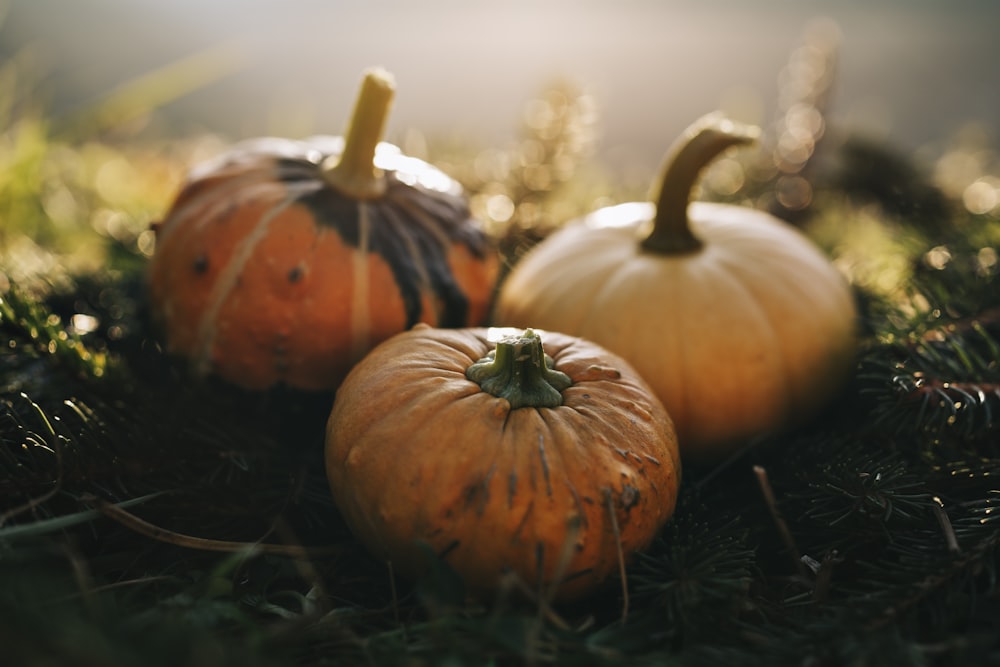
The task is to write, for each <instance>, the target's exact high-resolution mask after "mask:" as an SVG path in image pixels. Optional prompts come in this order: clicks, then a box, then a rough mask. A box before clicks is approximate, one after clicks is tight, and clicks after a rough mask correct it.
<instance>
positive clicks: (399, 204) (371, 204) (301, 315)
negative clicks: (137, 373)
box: [149, 71, 499, 389]
mask: <svg viewBox="0 0 1000 667" xmlns="http://www.w3.org/2000/svg"><path fill="white" fill-rule="evenodd" d="M393 92H394V86H393V83H392V80H391V78H390V77H389V76H388V75H387V74H386V73H384V72H381V71H372V72H369V73H368V74H367V75H366V77H365V79H364V82H363V84H362V87H361V92H360V94H359V97H358V102H357V106H356V107H355V111H354V116H353V117H352V120H351V125H350V128H349V130H348V132H347V134H346V137H344V138H340V137H314V138H311V139H308V140H305V141H293V140H288V139H278V138H265V139H258V140H253V141H250V142H247V143H244V144H241V145H237V146H235V147H234V148H233V149H232V150H231V151H229V152H227V153H226V154H224V155H222V156H220V157H219V158H218V159H216V160H214V161H211V162H209V163H206V164H204V165H202V166H200V167H197V168H195V169H194V170H193V171H192V172H191V174H190V176H189V179H188V182H187V183H186V185H185V186H184V187H183V188H182V189H181V191H180V193H179V194H178V196H177V198H176V200H175V202H174V203H173V206H172V207H171V209H170V210H169V212H168V213H167V215H166V217H165V219H164V220H163V221H162V222H161V223H159V224H157V225H155V227H154V229H155V230H156V239H157V240H156V251H155V253H154V255H153V258H152V261H151V265H150V274H149V294H150V298H151V304H152V309H153V313H154V316H155V317H156V319H157V320H158V321H159V322H160V323H161V325H162V327H163V329H164V333H165V336H166V339H167V343H168V347H169V349H170V350H171V351H172V352H174V353H176V354H179V355H181V356H184V357H187V358H189V359H191V360H192V361H193V362H194V364H195V367H196V368H197V369H198V370H200V371H202V372H211V373H215V374H217V375H219V376H221V377H224V378H226V379H228V380H230V381H232V382H234V383H237V384H239V385H242V386H245V387H248V388H265V387H268V386H271V385H275V384H286V385H289V386H293V387H298V388H302V389H326V388H331V387H335V386H336V385H337V384H338V383H339V381H340V379H342V378H343V376H344V375H345V374H346V373H347V371H348V370H349V369H350V368H351V366H353V364H354V363H355V362H356V361H357V360H358V359H360V358H361V357H362V356H363V355H364V354H365V353H366V352H367V351H368V350H369V349H370V348H371V347H373V346H374V345H376V344H377V343H379V342H380V341H382V340H384V339H386V338H388V337H390V336H391V335H393V334H395V333H398V332H401V331H404V330H406V329H409V328H410V327H411V326H413V325H414V324H416V323H418V322H425V323H428V324H430V325H434V326H439V327H459V326H470V325H475V324H481V323H482V322H483V321H484V320H485V319H486V316H487V313H488V309H489V301H490V297H491V294H492V292H493V288H494V283H495V281H496V277H497V272H498V266H499V261H498V257H497V255H496V253H495V251H494V250H493V248H492V246H491V244H490V242H489V240H488V238H487V237H486V236H485V234H484V233H483V232H482V230H481V228H480V226H479V224H478V222H477V221H476V220H474V219H473V218H472V217H471V215H470V212H469V208H468V204H467V201H466V199H465V197H464V195H463V193H462V191H461V187H460V186H459V185H458V184H457V183H456V182H455V181H453V180H452V179H451V178H449V177H448V176H446V175H445V174H443V173H442V172H441V171H439V170H437V169H435V168H434V167H433V166H431V165H429V164H427V163H426V162H423V161H421V160H417V159H415V158H411V157H407V156H406V155H404V154H402V152H401V151H400V150H399V149H398V148H396V147H395V146H392V145H390V144H386V143H382V142H381V135H382V132H383V128H384V123H385V118H386V116H387V113H388V108H389V105H390V102H391V99H392V96H393Z"/></svg>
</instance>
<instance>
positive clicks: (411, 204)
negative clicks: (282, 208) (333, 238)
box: [278, 160, 489, 328]
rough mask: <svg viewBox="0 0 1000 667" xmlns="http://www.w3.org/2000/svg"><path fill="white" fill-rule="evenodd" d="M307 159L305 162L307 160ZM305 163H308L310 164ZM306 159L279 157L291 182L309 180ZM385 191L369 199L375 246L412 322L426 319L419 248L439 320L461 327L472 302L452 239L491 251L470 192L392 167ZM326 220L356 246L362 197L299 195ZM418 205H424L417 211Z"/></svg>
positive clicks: (325, 190)
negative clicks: (418, 180) (473, 219)
mask: <svg viewBox="0 0 1000 667" xmlns="http://www.w3.org/2000/svg"><path fill="white" fill-rule="evenodd" d="M303 163H304V164H303ZM304 167H305V168H304ZM308 167H313V169H314V171H313V174H312V178H316V171H315V169H316V167H315V165H312V164H311V163H308V162H305V161H301V162H300V161H295V160H279V161H278V173H279V175H280V177H282V179H283V180H285V181H286V182H293V181H298V180H305V179H307V178H309V176H307V173H308ZM386 178H387V179H388V182H387V189H386V193H385V195H383V196H382V197H379V198H377V199H372V200H367V201H366V202H365V205H366V206H367V207H368V211H369V221H370V224H371V229H370V230H369V236H368V245H369V252H372V253H375V254H377V255H379V256H380V257H382V259H384V260H385V262H386V263H387V264H388V265H389V267H390V269H391V271H392V274H393V277H394V278H395V280H396V285H397V286H398V287H399V292H400V295H401V297H402V299H403V303H404V307H405V311H406V326H407V327H408V328H409V327H411V326H413V325H414V324H416V323H417V322H419V321H420V318H421V315H422V314H423V302H422V300H421V285H422V283H423V277H422V275H421V272H420V268H419V264H418V261H417V259H416V258H415V257H413V256H412V255H411V252H410V247H411V246H412V247H413V248H415V249H416V252H417V253H418V255H419V260H421V261H422V262H423V267H424V270H425V271H426V274H427V280H428V281H429V283H430V284H429V285H428V287H430V289H431V291H432V293H433V294H434V296H435V297H436V299H437V301H438V308H439V311H438V325H439V326H442V327H461V326H465V325H466V324H467V323H468V322H467V320H468V312H469V302H468V299H467V298H466V296H465V294H464V293H463V292H462V289H461V287H460V286H459V284H458V282H457V281H456V280H455V277H454V276H453V275H452V273H451V268H450V267H449V265H448V261H447V252H448V245H447V244H445V243H443V242H442V241H443V240H444V239H447V241H448V243H449V244H450V243H461V244H463V245H465V246H466V247H467V248H468V249H469V251H470V252H471V253H472V254H473V255H474V256H476V257H479V258H483V257H485V253H486V252H487V251H488V247H489V245H488V242H487V239H486V237H485V235H484V234H483V233H482V231H480V230H479V229H478V228H477V227H476V226H474V225H472V224H469V220H470V213H469V209H468V205H467V204H466V202H465V200H464V198H462V197H456V196H454V195H450V194H447V193H443V192H438V191H435V190H424V189H422V188H417V187H414V186H410V185H406V184H404V183H401V182H400V181H399V180H398V179H396V178H395V177H394V175H393V174H392V173H391V172H390V173H387V174H386ZM299 203H301V204H303V205H304V206H306V207H308V208H309V209H310V211H311V212H312V214H313V217H314V219H315V220H316V221H317V223H318V224H320V225H325V226H327V227H331V228H333V229H335V230H336V231H337V233H338V234H339V235H340V238H341V239H342V240H343V241H344V243H346V244H347V245H350V246H352V247H355V248H357V247H359V230H358V227H359V219H360V218H359V206H360V203H359V202H358V201H357V200H356V199H353V198H351V197H348V196H345V195H343V194H341V193H340V192H338V191H337V190H335V189H333V188H330V187H321V188H318V189H316V190H313V191H310V192H308V193H306V194H304V195H303V196H302V197H300V198H299ZM414 211H422V212H424V214H423V215H417V214H415V213H414Z"/></svg>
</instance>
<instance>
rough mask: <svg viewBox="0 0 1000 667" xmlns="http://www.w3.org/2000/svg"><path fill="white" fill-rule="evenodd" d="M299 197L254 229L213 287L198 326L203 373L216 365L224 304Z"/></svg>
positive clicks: (281, 204) (198, 360) (278, 206)
mask: <svg viewBox="0 0 1000 667" xmlns="http://www.w3.org/2000/svg"><path fill="white" fill-rule="evenodd" d="M295 199H296V196H295V195H291V196H287V197H285V199H284V200H282V201H281V202H279V203H277V204H275V205H274V206H273V207H272V208H271V209H270V210H269V211H268V212H267V213H266V214H265V215H263V216H261V218H260V220H259V221H258V222H257V224H256V225H255V226H254V228H253V230H251V232H250V233H249V234H248V235H247V236H246V237H244V238H243V239H242V240H241V241H240V243H239V244H238V245H237V246H236V248H235V249H234V251H233V256H232V257H230V259H229V262H227V263H226V266H225V268H224V269H223V271H222V273H221V274H220V275H219V277H218V278H217V279H216V281H215V284H214V285H212V291H211V294H210V296H209V300H208V307H207V308H206V309H205V312H204V313H202V316H201V320H200V321H199V322H198V335H197V341H198V352H197V355H196V367H197V368H199V369H200V370H201V371H202V372H205V371H207V370H208V369H209V367H210V366H211V363H212V348H213V347H214V345H215V333H216V319H217V317H218V314H219V310H220V309H221V308H222V304H223V303H224V302H225V301H226V299H228V297H229V295H230V294H231V293H232V291H233V289H235V287H236V285H237V284H239V277H240V274H241V273H242V272H243V268H244V267H245V266H246V264H247V262H248V261H249V260H250V257H251V256H252V255H253V252H254V250H255V249H256V248H257V245H258V244H259V243H260V242H261V241H262V240H263V239H264V237H265V236H266V235H267V232H268V228H269V227H270V226H271V222H272V221H273V220H274V219H275V218H276V217H278V215H279V214H280V213H281V212H282V211H284V210H285V209H286V208H288V207H289V206H291V205H292V204H293V203H295Z"/></svg>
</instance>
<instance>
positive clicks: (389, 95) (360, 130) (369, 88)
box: [323, 68, 396, 199]
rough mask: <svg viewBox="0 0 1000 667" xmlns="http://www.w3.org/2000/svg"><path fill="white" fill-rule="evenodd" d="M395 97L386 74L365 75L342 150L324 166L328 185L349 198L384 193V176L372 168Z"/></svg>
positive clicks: (393, 85)
mask: <svg viewBox="0 0 1000 667" xmlns="http://www.w3.org/2000/svg"><path fill="white" fill-rule="evenodd" d="M395 94H396V82H395V80H394V79H393V77H392V75H391V74H389V72H386V71H385V70H383V69H379V68H373V69H369V70H367V71H366V72H365V76H364V79H363V80H362V81H361V89H360V91H359V92H358V98H357V101H356V102H355V103H354V113H353V114H352V115H351V122H350V124H349V125H348V127H347V132H346V133H345V135H344V150H343V152H342V153H341V154H340V155H339V156H331V157H330V158H328V160H327V161H328V162H329V163H330V164H326V163H324V165H323V173H324V178H325V179H326V181H327V183H329V184H330V185H332V186H333V187H335V188H337V189H338V190H340V191H341V192H342V193H344V194H346V195H348V196H351V197H355V198H357V199H372V198H374V197H378V196H379V195H381V194H382V193H383V192H385V176H384V175H383V173H382V170H381V169H378V168H377V167H376V166H375V148H376V147H377V146H378V144H379V142H380V141H382V136H383V134H384V132H385V124H386V120H387V119H388V118H389V109H390V108H391V107H392V100H393V97H394V96H395Z"/></svg>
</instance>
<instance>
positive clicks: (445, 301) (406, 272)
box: [381, 206, 469, 328]
mask: <svg viewBox="0 0 1000 667" xmlns="http://www.w3.org/2000/svg"><path fill="white" fill-rule="evenodd" d="M381 212H382V214H383V215H384V217H385V220H386V223H387V225H386V226H387V227H391V228H392V230H393V231H392V233H391V234H387V235H386V238H388V239H392V240H397V239H398V240H399V241H400V245H401V247H402V248H403V249H404V250H405V252H403V253H401V256H402V257H403V258H405V259H407V260H409V261H408V262H400V263H399V267H398V268H399V272H398V273H397V272H396V267H395V266H393V265H392V264H390V266H393V275H394V276H395V277H396V282H397V285H398V286H399V289H400V292H401V293H403V292H404V291H406V290H409V291H410V294H411V298H412V308H411V309H408V310H407V326H408V327H411V326H413V325H414V324H416V323H417V322H419V321H420V316H421V312H422V310H423V302H422V300H421V298H420V296H421V292H423V291H424V290H425V289H429V290H430V292H431V293H432V294H433V295H434V296H436V297H437V299H438V303H437V304H436V312H435V316H436V320H437V325H438V326H441V327H445V328H452V327H459V326H461V325H462V324H463V323H465V321H466V319H467V317H468V313H469V300H468V298H467V297H466V296H465V293H464V292H463V291H462V288H461V286H460V285H459V284H458V282H457V281H456V280H455V276H454V274H453V273H452V272H451V270H450V267H449V265H448V260H447V256H446V249H447V247H448V246H447V241H446V240H445V241H442V236H443V234H442V233H441V229H440V227H439V226H438V225H435V224H434V222H435V221H434V220H433V219H431V218H428V217H426V216H425V214H423V213H422V212H421V211H419V210H413V211H411V212H410V213H411V215H412V216H413V217H412V219H413V220H416V221H417V224H416V225H413V224H408V223H407V220H405V219H404V218H403V217H402V216H401V215H400V212H399V210H398V209H397V208H396V207H392V206H384V207H382V208H381ZM407 304H408V305H410V302H409V301H408V302H407Z"/></svg>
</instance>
